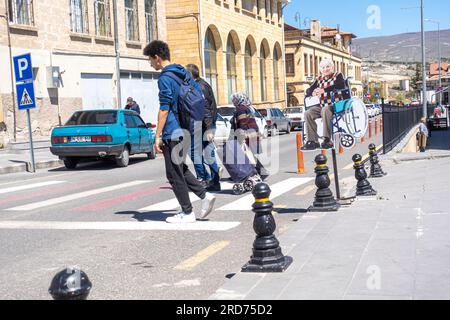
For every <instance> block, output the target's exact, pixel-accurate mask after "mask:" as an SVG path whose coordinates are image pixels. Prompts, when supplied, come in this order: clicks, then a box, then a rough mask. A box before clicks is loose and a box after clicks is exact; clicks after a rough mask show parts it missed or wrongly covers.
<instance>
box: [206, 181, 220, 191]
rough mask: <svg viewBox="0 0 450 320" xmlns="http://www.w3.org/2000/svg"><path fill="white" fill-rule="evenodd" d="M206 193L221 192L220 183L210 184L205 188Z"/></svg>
mask: <svg viewBox="0 0 450 320" xmlns="http://www.w3.org/2000/svg"><path fill="white" fill-rule="evenodd" d="M206 191H209V192H219V191H222V188H221V187H220V182H217V183H213V182H211V183H210V184H209V186H208V187H207V188H206Z"/></svg>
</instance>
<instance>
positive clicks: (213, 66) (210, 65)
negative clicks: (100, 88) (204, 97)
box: [204, 29, 218, 97]
mask: <svg viewBox="0 0 450 320" xmlns="http://www.w3.org/2000/svg"><path fill="white" fill-rule="evenodd" d="M204 54H205V80H206V81H207V82H208V83H209V84H210V85H211V87H212V89H213V92H214V96H215V97H218V86H217V78H218V73H217V47H216V43H215V42H214V36H213V33H212V32H211V30H210V29H208V31H207V32H206V37H205V52H204Z"/></svg>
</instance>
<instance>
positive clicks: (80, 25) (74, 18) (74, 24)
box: [70, 0, 89, 33]
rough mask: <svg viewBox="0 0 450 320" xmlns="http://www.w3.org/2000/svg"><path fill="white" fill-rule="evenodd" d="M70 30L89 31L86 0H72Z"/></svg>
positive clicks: (77, 31)
mask: <svg viewBox="0 0 450 320" xmlns="http://www.w3.org/2000/svg"><path fill="white" fill-rule="evenodd" d="M70 27H71V28H70V30H71V31H72V32H76V33H89V30H88V12H87V4H86V0H70Z"/></svg>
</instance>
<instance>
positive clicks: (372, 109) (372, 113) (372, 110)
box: [366, 104, 376, 118]
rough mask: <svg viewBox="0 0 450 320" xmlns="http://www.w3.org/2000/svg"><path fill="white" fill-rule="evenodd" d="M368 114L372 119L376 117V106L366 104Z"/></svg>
mask: <svg viewBox="0 0 450 320" xmlns="http://www.w3.org/2000/svg"><path fill="white" fill-rule="evenodd" d="M366 108H367V113H368V114H369V118H372V117H374V116H375V113H376V110H375V106H374V105H373V104H366Z"/></svg>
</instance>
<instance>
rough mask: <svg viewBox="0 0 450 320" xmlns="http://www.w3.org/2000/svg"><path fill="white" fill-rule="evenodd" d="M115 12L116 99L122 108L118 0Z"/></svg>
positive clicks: (115, 1) (114, 4)
mask: <svg viewBox="0 0 450 320" xmlns="http://www.w3.org/2000/svg"><path fill="white" fill-rule="evenodd" d="M113 14H114V47H115V51H116V90H117V91H116V99H117V109H120V106H121V104H122V98H121V96H120V51H119V30H118V29H119V27H118V24H117V0H113Z"/></svg>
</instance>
